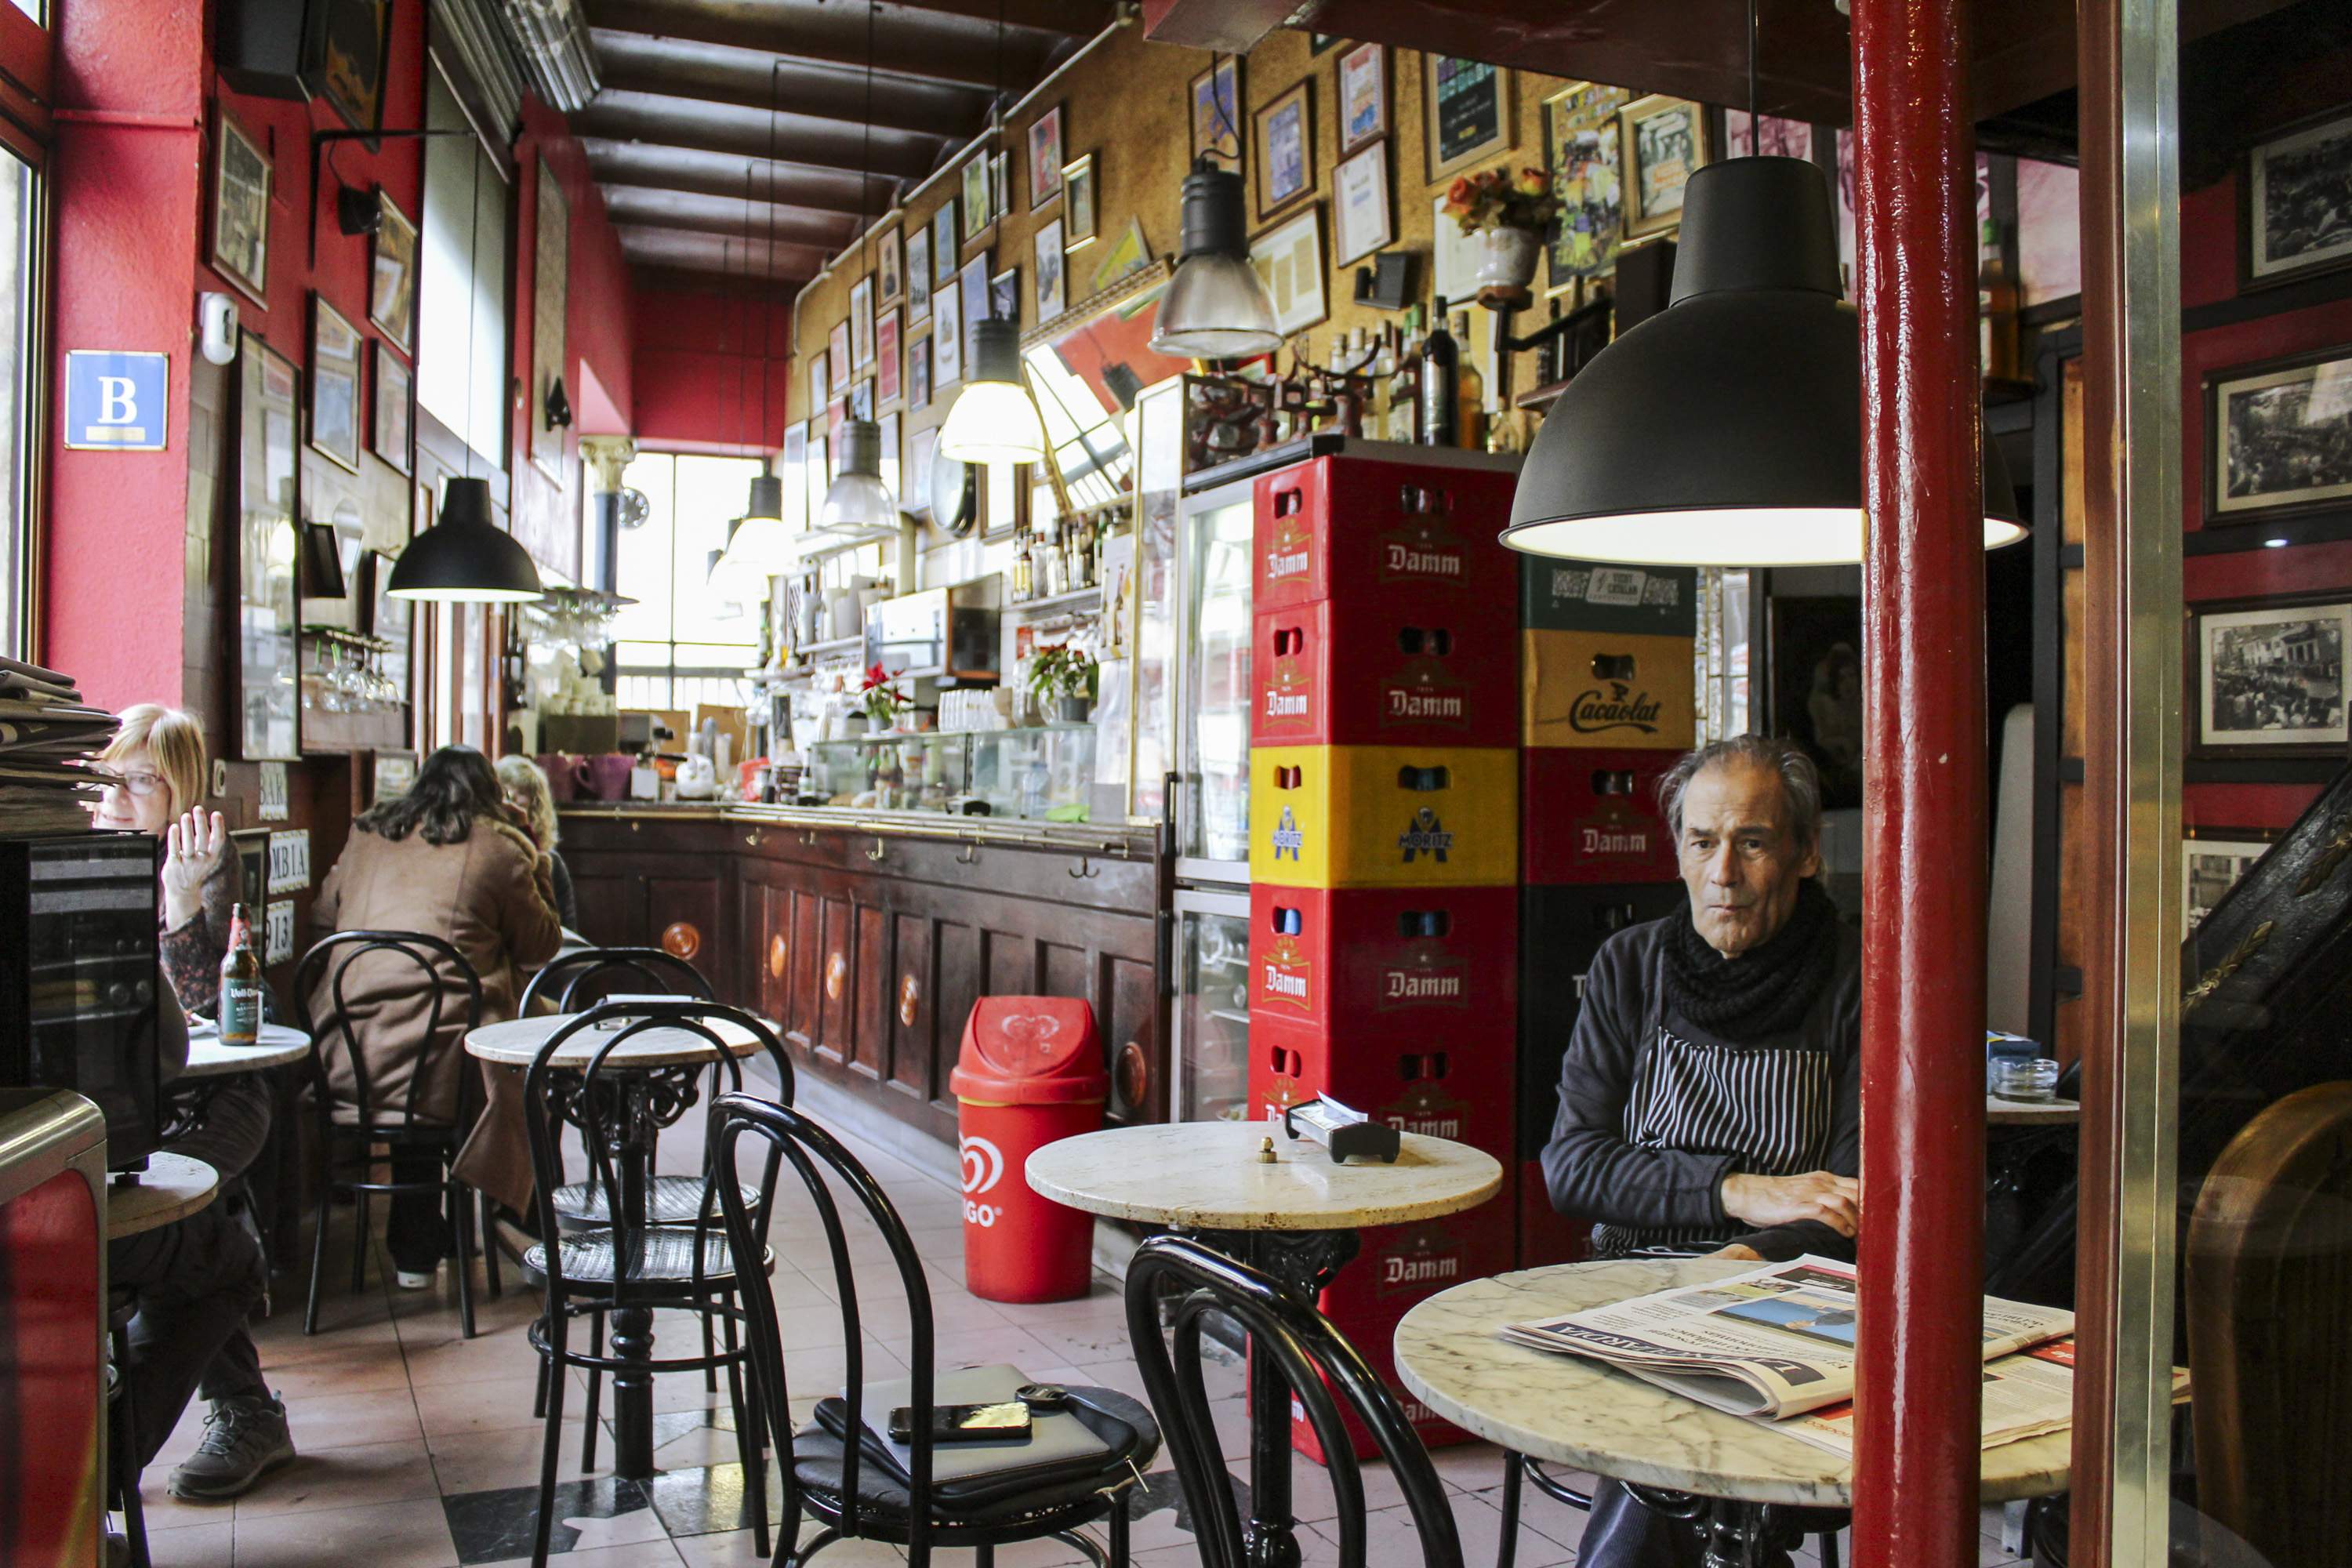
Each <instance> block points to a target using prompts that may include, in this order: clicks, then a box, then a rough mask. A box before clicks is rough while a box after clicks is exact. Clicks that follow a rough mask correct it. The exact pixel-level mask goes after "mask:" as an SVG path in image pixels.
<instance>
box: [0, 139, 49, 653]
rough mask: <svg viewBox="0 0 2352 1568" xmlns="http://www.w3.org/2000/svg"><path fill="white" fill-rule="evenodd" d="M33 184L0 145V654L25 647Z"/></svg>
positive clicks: (32, 516)
mask: <svg viewBox="0 0 2352 1568" xmlns="http://www.w3.org/2000/svg"><path fill="white" fill-rule="evenodd" d="M39 206H40V183H39V179H38V176H37V175H36V174H34V173H33V170H32V169H31V167H30V166H28V165H27V164H26V163H23V162H21V161H20V160H18V159H17V158H16V157H14V156H12V155H10V154H8V153H5V152H0V590H5V592H0V654H5V655H7V656H8V657H9V658H29V657H30V656H31V653H32V625H31V604H32V575H33V553H32V540H33V529H34V527H35V526H36V524H37V521H38V519H37V511H38V509H37V507H35V506H34V505H33V503H32V483H31V478H32V475H31V467H30V464H29V463H28V461H27V458H28V456H29V452H30V448H29V446H28V444H27V443H26V438H25V409H26V396H25V377H26V368H27V366H28V364H29V363H30V361H31V359H32V357H33V353H32V350H33V341H34V334H35V332H36V331H37V323H38V321H39V312H38V311H37V310H36V309H35V308H34V299H35V293H36V289H35V272H36V268H35V265H34V258H35V257H36V256H37V239H38V236H39V234H40V231H41V224H40V216H39Z"/></svg>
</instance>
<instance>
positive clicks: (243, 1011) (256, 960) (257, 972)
mask: <svg viewBox="0 0 2352 1568" xmlns="http://www.w3.org/2000/svg"><path fill="white" fill-rule="evenodd" d="M262 989H263V982H262V977H261V955H260V954H258V953H257V952H254V951H253V931H252V928H251V927H250V926H249V925H248V924H247V920H246V913H245V906H244V905H243V904H236V905H232V906H231V907H230V910H229V917H228V956H227V957H226V958H224V959H222V960H221V969H220V1003H219V1014H220V1038H221V1044H222V1045H225V1046H251V1045H255V1044H257V1043H258V1042H259V1040H260V1038H261V994H262Z"/></svg>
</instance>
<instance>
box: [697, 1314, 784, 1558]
mask: <svg viewBox="0 0 2352 1568" xmlns="http://www.w3.org/2000/svg"><path fill="white" fill-rule="evenodd" d="M702 1324H703V1332H704V1333H705V1334H708V1333H709V1331H710V1314H709V1313H705V1314H704V1316H703V1320H702ZM727 1352H728V1355H729V1357H730V1360H729V1361H728V1363H727V1396H728V1398H729V1400H730V1402H731V1403H732V1404H733V1405H734V1407H735V1453H736V1456H737V1457H738V1458H740V1459H741V1460H742V1461H743V1485H744V1489H745V1490H746V1491H747V1492H749V1494H750V1496H751V1545H752V1549H753V1554H754V1555H755V1556H760V1557H765V1556H767V1555H768V1470H767V1466H766V1464H765V1462H764V1460H763V1457H762V1455H761V1451H760V1436H759V1424H758V1419H757V1417H756V1416H755V1415H753V1414H752V1412H751V1409H750V1408H748V1407H747V1406H746V1405H744V1403H743V1369H742V1363H741V1360H740V1355H739V1354H738V1352H737V1351H736V1349H735V1320H734V1319H733V1318H729V1319H728V1320H727Z"/></svg>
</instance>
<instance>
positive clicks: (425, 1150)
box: [294, 931, 501, 1340]
mask: <svg viewBox="0 0 2352 1568" xmlns="http://www.w3.org/2000/svg"><path fill="white" fill-rule="evenodd" d="M330 966H332V970H333V973H332V974H331V976H330V977H329V979H328V993H329V994H330V995H331V997H332V998H333V1003H334V1005H333V1006H332V1007H331V1009H330V1010H329V1011H328V1012H327V1013H326V1015H325V1016H316V1017H314V1016H312V1014H311V1010H310V997H311V994H312V993H313V992H314V991H315V990H316V989H317V988H318V983H319V979H320V975H322V974H326V973H328V970H329V967H330ZM411 986H414V987H415V988H417V990H418V991H419V992H420V993H421V994H424V995H425V996H426V997H429V998H430V999H431V1002H432V1009H431V1011H430V1012H429V1013H428V1014H427V1015H426V1016H425V1026H424V1027H423V1028H422V1029H421V1030H419V1031H418V1033H417V1037H416V1044H415V1053H416V1054H415V1061H414V1063H413V1064H412V1068H411V1070H410V1072H409V1075H408V1092H407V1093H406V1095H404V1096H403V1097H402V1098H401V1100H400V1102H399V1103H398V1104H396V1105H394V1104H391V1103H387V1100H386V1097H384V1096H383V1095H380V1094H379V1093H377V1091H376V1088H375V1085H374V1083H373V1081H372V1078H371V1074H370V1071H369V1068H368V1060H367V1056H366V1053H364V1052H363V1051H362V1050H361V1049H360V1043H359V1037H358V1035H357V1034H356V1033H355V1032H354V1029H353V1023H354V1019H353V1016H352V1007H353V1005H354V1004H355V1003H361V1004H364V1003H374V1004H381V1003H383V1001H385V1000H386V999H387V998H394V997H398V996H401V995H404V994H406V990H407V988H408V987H411ZM458 993H462V994H463V995H464V996H465V998H466V1002H465V1007H464V1009H463V1012H462V1015H460V1013H459V1011H458V1009H457V1008H456V1007H455V1006H453V1005H451V1001H450V998H451V996H452V995H453V994H458ZM294 1016H295V1018H296V1020H297V1021H298V1022H299V1025H300V1026H301V1028H302V1032H303V1033H305V1034H307V1035H309V1036H310V1071H311V1075H312V1079H313V1082H314V1086H315V1087H314V1090H313V1092H314V1094H315V1096H316V1105H317V1110H318V1131H319V1138H318V1142H319V1154H318V1160H319V1163H318V1167H317V1169H316V1171H315V1172H314V1173H313V1175H314V1177H315V1179H316V1183H317V1185H318V1189H319V1221H318V1226H317V1230H316V1234H314V1235H313V1236H312V1237H311V1239H310V1302H309V1305H308V1306H307V1307H305V1308H304V1310H303V1313H302V1331H303V1332H304V1333H306V1334H310V1333H316V1332H317V1331H318V1329H319V1287H320V1282H321V1280H322V1279H323V1278H324V1276H325V1273H326V1263H327V1210H328V1205H329V1204H330V1203H331V1201H332V1199H333V1197H334V1194H337V1193H349V1194H351V1195H352V1205H353V1208H354V1210H355V1213H354V1216H353V1217H354V1219H355V1220H356V1222H357V1223H356V1224H355V1225H354V1226H352V1292H353V1293H354V1294H357V1293H358V1292H359V1291H360V1290H362V1289H365V1288H366V1285H367V1254H368V1199H369V1198H370V1197H371V1196H372V1195H373V1194H378V1193H381V1194H385V1195H386V1196H388V1197H389V1196H392V1195H395V1194H402V1193H436V1194H440V1195H441V1197H442V1198H443V1200H444V1203H445V1205H446V1209H447V1214H448V1220H449V1227H450V1229H451V1231H452V1232H453V1233H455V1235H456V1237H457V1315H458V1319H459V1321H460V1322H461V1324H462V1325H463V1327H464V1330H465V1335H466V1337H467V1339H469V1340H470V1339H472V1338H473V1337H474V1289H473V1260H474V1257H475V1255H476V1254H477V1253H480V1254H482V1257H483V1267H484V1269H485V1271H486V1274H487V1276H488V1283H489V1287H490V1294H491V1295H492V1296H493V1297H496V1296H498V1295H499V1294H500V1293H501V1286H500V1283H499V1262H498V1254H497V1252H496V1250H495V1249H488V1250H486V1249H484V1248H483V1247H482V1245H481V1237H482V1236H484V1235H487V1234H488V1232H489V1200H488V1198H487V1197H485V1198H482V1199H480V1202H479V1210H480V1214H479V1218H480V1228H479V1229H478V1230H477V1228H476V1224H475V1221H476V1205H473V1204H469V1203H467V1188H466V1184H464V1183H463V1182H460V1181H459V1180H458V1179H457V1176H456V1175H455V1174H453V1173H452V1172H451V1167H452V1166H453V1165H454V1164H455V1163H456V1162H457V1148H458V1145H459V1144H460V1143H462V1142H464V1141H465V1137H466V1134H467V1131H469V1130H470V1128H471V1126H472V1123H473V1117H474V1113H475V1112H476V1111H478V1110H479V1108H480V1097H479V1095H478V1093H476V1092H470V1091H471V1090H473V1089H474V1087H475V1085H476V1084H477V1083H478V1078H477V1076H476V1074H475V1073H474V1072H473V1071H472V1070H471V1068H470V1063H469V1062H468V1061H467V1059H466V1058H465V1057H464V1051H465V1048H466V1046H465V1037H466V1036H467V1035H469V1034H471V1033H472V1032H473V1031H474V1030H475V1029H477V1028H478V1027H480V1026H481V1022H482V981H481V977H480V976H479V975H478V974H476V973H474V966H473V965H472V964H471V963H467V961H466V955H465V954H464V953H461V952H458V951H457V949H456V948H455V947H453V946H451V945H450V944H449V943H448V942H444V941H443V940H441V938H439V937H437V936H427V935H426V934H425V933H424V932H423V931H337V932H336V933H335V934H334V935H332V936H331V937H328V938H326V939H325V940H324V941H322V942H319V943H317V944H316V945H314V946H313V947H312V948H311V949H310V952H306V953H304V954H303V955H302V960H301V962H300V963H298V964H296V965H295V968H294ZM445 1020H446V1021H447V1022H450V1023H454V1024H456V1025H457V1034H456V1037H454V1038H453V1039H450V1040H447V1041H446V1042H445V1041H443V1040H442V1039H441V1035H442V1029H443V1025H444V1022H445ZM331 1043H336V1044H339V1045H340V1047H341V1050H342V1052H343V1054H344V1056H345V1058H347V1059H348V1060H349V1062H350V1064H351V1069H352V1093H353V1096H354V1100H353V1102H352V1103H350V1104H338V1103H336V1101H335V1098H334V1096H333V1095H332V1094H331V1093H330V1092H329V1091H328V1087H327V1085H328V1078H327V1053H328V1050H329V1047H330V1045H331ZM436 1050H451V1051H456V1052H457V1053H459V1060H460V1066H459V1071H458V1086H459V1087H458V1114H457V1121H454V1122H452V1121H434V1120H431V1119H429V1118H427V1117H425V1116H423V1115H421V1114H420V1113H419V1112H418V1110H417V1102H418V1097H419V1096H420V1095H421V1094H422V1093H423V1092H424V1090H425V1084H426V1082H427V1081H428V1080H429V1079H431V1078H432V1077H433V1074H432V1072H431V1071H430V1070H429V1068H430V1065H431V1061H432V1058H433V1055H434V1053H435V1052H436ZM339 1142H342V1143H346V1144H348V1145H350V1146H351V1150H352V1152H349V1153H338V1152H337V1145H338V1143H339ZM378 1144H382V1145H384V1146H385V1147H387V1148H388V1149H389V1150H390V1151H391V1152H392V1153H393V1155H394V1157H395V1158H399V1157H402V1156H407V1155H418V1154H429V1155H431V1156H432V1157H433V1158H434V1159H435V1160H436V1161H437V1162H438V1164H439V1169H440V1174H439V1175H437V1176H436V1177H435V1178H433V1179H431V1180H429V1181H403V1180H400V1179H399V1178H398V1175H397V1173H394V1179H392V1180H390V1181H382V1182H379V1181H375V1180H373V1179H371V1178H372V1175H373V1169H374V1164H375V1148H376V1146H377V1145H378Z"/></svg>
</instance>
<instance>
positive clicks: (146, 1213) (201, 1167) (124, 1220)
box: [106, 1153, 220, 1241]
mask: <svg viewBox="0 0 2352 1568" xmlns="http://www.w3.org/2000/svg"><path fill="white" fill-rule="evenodd" d="M219 1191H220V1173H218V1172H216V1171H215V1170H214V1169H213V1168H212V1167H211V1166H210V1165H207V1164H206V1163H204V1162H203V1161H202V1160H198V1159H194V1158H193V1157H191V1156H189V1155H186V1154H164V1153H154V1154H150V1155H148V1156H147V1168H146V1169H145V1170H144V1171H142V1172H140V1173H138V1175H137V1176H135V1177H133V1176H131V1175H127V1174H125V1175H118V1176H116V1177H115V1178H114V1179H113V1180H111V1181H110V1182H108V1183H107V1184H106V1239H107V1240H109V1241H121V1239H122V1238H123V1237H126V1236H138V1235H141V1234H142V1233H143V1232H146V1231H151V1230H160V1229H162V1228H163V1226H167V1225H170V1224H171V1223H172V1222H173V1220H181V1219H185V1218H187V1217H188V1216H189V1215H192V1214H194V1213H195V1212H196V1211H197V1210H199V1209H201V1208H203V1207H204V1206H205V1205H206V1204H209V1203H211V1202H212V1201H213V1197H214V1195H215V1194H217V1193H218V1192H219Z"/></svg>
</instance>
